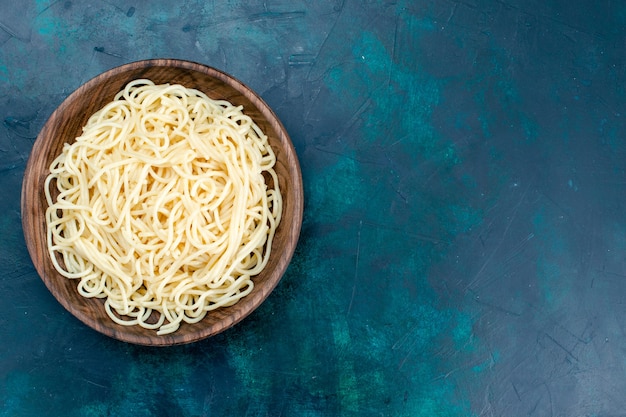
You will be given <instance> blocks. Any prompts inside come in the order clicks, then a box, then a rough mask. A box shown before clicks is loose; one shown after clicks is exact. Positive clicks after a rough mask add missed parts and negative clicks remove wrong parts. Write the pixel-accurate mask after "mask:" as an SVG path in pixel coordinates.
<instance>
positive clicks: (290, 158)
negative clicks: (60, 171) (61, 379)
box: [21, 59, 304, 346]
mask: <svg viewBox="0 0 626 417" xmlns="http://www.w3.org/2000/svg"><path fill="white" fill-rule="evenodd" d="M138 78H148V79H150V80H152V81H153V82H155V83H157V84H161V83H170V84H173V83H178V84H182V85H184V86H185V87H189V88H196V89H198V90H200V91H203V92H204V93H205V94H207V95H208V96H209V97H211V98H214V99H225V100H228V101H230V102H231V103H233V104H235V105H243V108H244V112H245V113H246V114H247V115H248V116H250V117H251V118H252V119H253V120H254V121H255V122H256V123H257V124H258V126H259V127H260V128H261V129H262V130H263V131H264V132H265V134H266V135H267V136H268V138H269V143H270V145H271V146H272V148H273V150H274V152H275V153H276V159H277V162H276V166H275V170H276V173H277V175H278V179H279V185H280V190H281V193H282V195H283V200H284V207H283V217H282V220H281V222H280V225H279V227H278V229H277V231H276V235H275V237H274V242H273V244H272V252H271V254H270V259H269V262H268V264H267V266H266V267H265V269H264V270H263V271H262V272H261V273H260V274H259V275H257V276H256V277H254V278H253V281H254V284H255V285H254V289H253V291H252V292H251V293H250V294H249V295H248V296H246V297H244V298H243V299H241V300H240V301H239V302H238V303H237V304H235V305H233V306H231V307H225V308H221V309H217V310H214V311H211V312H209V313H208V314H207V316H206V317H205V318H204V319H203V320H202V321H200V322H198V323H195V324H188V323H183V324H181V327H180V328H179V329H178V331H176V332H175V333H172V334H169V335H164V336H157V335H156V332H155V331H154V330H146V329H144V328H141V327H139V326H121V325H118V324H116V323H115V322H113V321H112V320H111V319H110V318H109V317H108V316H107V314H106V312H105V310H104V307H103V304H104V303H103V301H102V300H99V299H87V298H84V297H82V296H81V295H79V294H78V291H77V290H76V284H77V282H76V281H75V280H70V279H67V278H65V277H63V276H61V275H60V274H59V273H58V272H57V271H56V270H55V269H54V267H53V265H52V262H51V260H50V257H49V255H48V250H47V244H46V222H45V216H44V215H45V211H46V208H47V206H48V205H47V202H46V198H45V195H44V191H43V190H44V181H45V179H46V177H47V175H48V173H49V167H50V163H51V162H52V161H53V160H54V158H55V157H56V156H57V155H58V154H59V153H60V152H61V150H62V148H63V144H64V143H66V142H68V143H71V142H73V141H74V140H75V138H76V137H77V136H79V135H80V133H81V132H82V127H83V126H84V125H85V123H86V122H87V119H88V118H89V116H90V115H92V114H93V113H95V112H96V111H97V110H99V109H100V108H101V107H103V106H104V105H105V104H107V103H109V102H110V101H112V100H113V97H114V96H115V94H116V93H117V92H119V91H120V90H121V89H122V88H123V87H124V86H125V85H126V84H127V83H128V82H130V81H132V80H135V79H138ZM21 203H22V207H21V208H22V227H23V229H24V237H25V239H26V244H27V247H28V251H29V253H30V256H31V258H32V261H33V263H34V265H35V268H36V269H37V272H38V273H39V275H40V276H41V278H42V280H43V281H44V283H45V285H46V286H47V288H48V289H49V290H50V292H51V293H52V294H53V295H54V297H55V298H56V299H57V300H58V301H59V302H60V303H61V304H62V305H63V306H64V307H65V308H66V309H67V310H68V311H69V312H70V313H72V314H73V315H74V316H76V317H77V318H78V319H79V320H81V321H82V322H83V323H85V324H87V325H88V326H90V327H92V328H93V329H95V330H97V331H99V332H101V333H103V334H105V335H107V336H110V337H113V338H115V339H118V340H122V341H125V342H129V343H135V344H140V345H154V346H169V345H177V344H184V343H190V342H194V341H197V340H200V339H203V338H206V337H209V336H211V335H215V334H217V333H219V332H221V331H223V330H225V329H227V328H229V327H231V326H233V325H234V324H236V323H238V322H239V321H241V320H242V319H243V318H245V317H246V316H247V315H249V314H250V313H251V312H252V311H254V310H255V309H256V308H257V307H258V306H259V305H260V304H261V303H262V302H263V301H264V300H265V299H266V298H267V297H268V295H269V294H270V293H271V292H272V290H273V289H274V288H275V287H276V285H277V284H278V282H279V281H280V279H281V277H282V276H283V274H284V272H285V270H286V269H287V266H288V264H289V262H290V260H291V257H292V255H293V252H294V250H295V247H296V243H297V240H298V237H299V234H300V227H301V223H302V212H303V205H304V204H303V203H304V198H303V188H302V175H301V172H300V166H299V163H298V158H297V156H296V153H295V150H294V147H293V144H292V142H291V140H290V138H289V136H288V134H287V132H286V130H285V128H284V127H283V125H282V124H281V122H280V121H279V120H278V118H277V117H276V115H275V114H274V112H273V111H272V110H271V109H270V108H269V106H268V105H267V104H266V103H265V102H264V101H263V100H262V99H261V98H260V97H259V96H258V95H257V94H255V93H254V92H253V91H252V90H251V89H250V88H248V87H247V86H245V85H244V84H243V83H241V82H240V81H238V80H236V79H234V78H233V77H231V76H229V75H228V74H225V73H223V72H221V71H219V70H216V69H214V68H211V67H208V66H205V65H202V64H198V63H194V62H189V61H182V60H173V59H155V60H146V61H139V62H134V63H130V64H126V65H123V66H120V67H117V68H114V69H111V70H109V71H107V72H105V73H103V74H101V75H99V76H97V77H95V78H93V79H92V80H90V81H88V82H87V83H85V84H84V85H82V86H81V87H80V88H78V89H77V90H76V91H75V92H73V93H72V94H71V95H70V96H69V97H67V99H65V101H63V103H62V104H61V105H60V106H59V107H58V108H57V109H56V110H55V111H54V113H52V115H51V116H50V118H49V119H48V121H47V122H46V124H45V125H44V127H43V128H42V130H41V132H40V133H39V136H38V137H37V140H36V141H35V144H34V146H33V149H32V151H31V154H30V157H29V160H28V164H27V165H26V170H25V173H24V181H23V184H22V201H21Z"/></svg>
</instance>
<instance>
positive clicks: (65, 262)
mask: <svg viewBox="0 0 626 417" xmlns="http://www.w3.org/2000/svg"><path fill="white" fill-rule="evenodd" d="M275 162H276V158H275V155H274V152H273V151H272V148H271V147H270V145H269V143H268V139H267V136H266V135H265V134H264V133H263V132H262V131H261V129H260V128H259V127H258V126H257V125H256V124H255V123H254V121H253V120H252V119H251V118H250V117H249V116H247V115H246V114H244V113H243V109H242V107H241V106H234V105H233V104H231V103H229V102H228V101H224V100H213V99H211V98H209V97H208V96H206V95H205V94H203V93H202V92H200V91H197V90H194V89H190V88H186V87H184V86H181V85H169V84H164V85H155V84H154V83H153V82H151V81H150V80H135V81H132V82H130V83H129V84H128V85H126V87H125V88H124V90H122V91H121V92H120V93H118V94H117V96H116V97H115V99H114V100H113V101H112V102H111V103H109V104H107V105H106V106H105V107H104V108H102V109H101V110H100V111H98V112H97V113H95V114H94V115H93V116H91V117H90V118H89V120H88V122H87V124H86V126H85V127H84V128H83V132H82V134H81V135H80V136H79V137H78V138H76V141H75V142H73V143H72V144H65V146H64V148H63V151H62V153H61V154H60V155H59V156H58V157H57V158H56V159H55V160H54V161H53V163H52V164H51V166H50V174H49V175H48V177H47V179H46V182H45V194H46V199H47V201H48V206H49V207H48V209H47V211H46V223H47V240H48V242H47V243H48V250H49V253H50V256H51V258H52V262H53V264H54V266H55V268H56V269H57V270H58V272H59V273H60V274H61V275H63V276H65V277H67V278H70V279H76V280H78V291H79V293H80V294H81V295H82V296H84V297H97V298H104V299H105V300H104V308H105V309H106V312H107V313H108V315H109V317H111V319H112V320H114V321H115V322H116V323H119V324H122V325H139V326H142V327H145V328H148V329H157V334H160V335H161V334H168V333H172V332H175V331H176V330H177V329H178V328H179V326H180V324H181V323H182V322H187V323H194V322H198V321H200V320H202V318H204V317H205V315H206V314H207V312H208V311H210V310H213V309H216V308H219V307H224V306H230V305H233V304H234V303H236V302H237V301H238V300H239V299H241V298H242V297H245V296H246V295H247V294H249V293H250V291H252V288H253V286H254V283H253V280H252V277H253V276H255V275H257V274H258V273H259V272H260V271H261V270H262V269H263V268H264V267H265V265H266V264H267V262H268V259H269V256H270V252H271V246H272V239H273V237H274V233H275V231H276V228H277V226H278V223H279V222H280V217H281V213H282V197H281V194H280V190H279V186H278V178H277V175H276V172H275V171H274V164H275Z"/></svg>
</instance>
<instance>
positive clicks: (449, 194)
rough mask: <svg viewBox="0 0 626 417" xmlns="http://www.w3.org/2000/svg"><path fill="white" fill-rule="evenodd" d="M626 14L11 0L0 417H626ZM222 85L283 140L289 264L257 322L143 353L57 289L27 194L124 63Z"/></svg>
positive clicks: (5, 31) (0, 113)
mask: <svg viewBox="0 0 626 417" xmlns="http://www.w3.org/2000/svg"><path fill="white" fill-rule="evenodd" d="M625 26H626V5H624V4H623V3H622V2H617V1H613V2H610V1H600V2H598V1H591V0H586V1H572V0H569V1H566V0H544V1H539V0H530V1H522V0H493V1H491V0H489V1H488V0H431V1H427V0H416V1H408V0H407V1H402V0H398V1H374V0H369V1H354V0H345V1H318V2H309V1H286V0H277V1H264V2H252V1H238V0H232V1H224V2H218V1H198V0H189V1H184V2H182V1H181V2H171V1H165V0H160V1H150V2H148V1H122V0H109V1H78V0H76V1H15V0H14V1H8V0H1V1H0V117H1V118H2V121H3V123H2V125H1V126H0V179H1V181H0V187H1V189H0V194H1V195H2V198H1V199H0V232H1V236H2V237H1V239H0V262H1V265H2V266H1V268H2V269H1V271H0V416H2V417H5V416H7V417H8V416H43V415H63V416H68V417H71V416H129V415H132V416H135V417H141V416H151V415H163V416H220V415H233V416H276V415H287V416H292V415H293V416H335V415H336V416H353V415H359V416H368V415H372V416H380V415H385V416H424V417H426V416H476V417H478V416H507V417H508V416H567V417H571V416H588V417H592V416H594V417H601V416H623V415H626V411H625V410H626V395H625V394H626V353H625V352H626V339H625V333H626V314H625V313H626V262H625V261H626V257H625V253H626V218H625V214H624V212H625V209H626V194H625V193H624V187H625V185H626V172H625V168H626V160H625V157H626V143H625V141H624V134H625V127H624V123H623V118H624V116H625V115H624V112H625V110H624V100H625V94H626V91H625V85H626V62H625V54H624V48H625V47H626V31H625ZM159 57H171V58H182V59H189V60H194V61H198V62H201V63H205V64H208V65H211V66H214V67H216V68H219V69H221V70H224V71H227V72H229V73H231V74H232V75H234V76H235V77H237V78H239V79H240V80H242V81H243V82H244V83H246V84H248V85H249V86H250V87H252V88H253V89H255V90H256V91H257V92H258V93H259V94H260V95H261V96H262V97H263V98H264V99H265V100H266V101H267V102H268V103H269V104H270V105H271V106H272V107H273V108H274V110H275V111H276V113H277V114H278V116H279V117H280V118H281V119H282V121H283V122H284V124H285V126H286V127H287V129H288V131H289V133H290V135H291V137H292V140H293V142H294V144H295V146H296V150H297V152H298V155H299V158H300V162H301V166H302V171H303V177H304V183H305V197H306V207H305V219H304V224H303V230H302V235H301V238H300V242H299V246H298V249H297V252H296V254H295V256H294V258H293V262H292V264H291V265H290V268H289V270H288V272H287V274H286V275H285V276H284V278H283V280H282V281H281V283H280V284H279V286H278V288H277V289H276V290H275V292H274V293H272V295H271V296H270V297H269V299H268V300H267V302H266V303H265V304H263V305H262V306H261V308H259V309H258V310H257V311H256V312H255V313H254V314H253V315H252V316H250V317H249V318H247V319H246V320H245V321H244V322H242V323H240V324H239V325H237V326H235V327H234V328H232V329H230V330H228V331H226V332H224V333H222V334H220V335H218V336H216V337H214V338H211V339H208V340H205V341H202V342H199V343H196V344H192V345H187V346H181V347H176V348H165V349H150V348H145V347H137V346H133V345H128V344H124V343H120V342H118V341H115V340H112V339H108V338H106V337H104V336H101V335H99V334H98V333H96V332H94V331H92V330H91V329H89V328H87V327H85V326H84V325H82V324H81V323H79V322H78V321H77V320H76V319H74V318H73V317H72V316H70V315H69V314H68V313H67V312H66V311H65V310H63V308H62V307H61V306H60V305H59V304H58V303H57V302H56V301H55V300H54V299H53V297H52V296H51V295H50V294H49V293H48V292H47V290H46V289H45V287H44V285H43V283H42V282H41V280H40V279H39V277H38V276H37V274H36V272H35V270H34V268H33V266H32V264H31V261H30V259H29V256H28V253H27V250H26V246H25V243H24V240H23V236H22V230H21V223H20V212H19V210H20V206H19V198H20V186H21V179H22V175H23V171H24V167H25V163H26V161H27V158H28V155H29V152H30V149H31V147H32V145H33V142H34V140H35V138H36V136H37V134H38V132H39V130H40V129H41V127H42V126H43V124H44V123H45V121H46V119H47V118H48V116H49V115H50V113H51V112H52V111H53V110H54V108H55V107H56V106H57V105H58V104H60V102H61V101H62V100H63V99H64V98H65V97H66V96H67V95H68V94H69V93H71V92H72V91H73V90H74V89H76V88H77V87H78V86H79V85H80V84H82V83H83V82H85V81H87V80H88V79H90V78H91V77H93V76H95V75H97V74H99V73H100V72H102V71H104V70H106V69H109V68H111V67H114V66H117V65H121V64H123V63H127V62H131V61H134V60H139V59H145V58H159Z"/></svg>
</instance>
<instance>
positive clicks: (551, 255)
mask: <svg viewBox="0 0 626 417" xmlns="http://www.w3.org/2000/svg"><path fill="white" fill-rule="evenodd" d="M532 222H533V227H534V233H535V236H537V237H539V238H540V239H541V244H540V246H541V251H540V253H539V254H538V256H537V260H536V270H537V279H538V280H539V281H538V286H539V289H540V291H541V294H542V296H543V299H544V301H545V302H546V305H547V306H549V307H550V308H551V309H558V307H559V305H560V304H561V303H562V302H564V300H566V299H567V294H568V293H569V291H570V288H569V285H568V269H567V265H568V262H567V259H568V254H569V245H568V243H567V241H566V239H565V238H564V237H563V236H562V233H561V231H560V230H559V229H557V228H556V226H555V223H554V219H552V218H549V217H548V213H546V211H545V209H540V210H538V211H537V213H535V216H534V217H533V220H532Z"/></svg>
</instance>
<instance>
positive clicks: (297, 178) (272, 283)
mask: <svg viewBox="0 0 626 417" xmlns="http://www.w3.org/2000/svg"><path fill="white" fill-rule="evenodd" d="M150 67H170V68H179V69H183V70H188V71H192V72H198V73H201V74H203V75H205V76H209V77H212V78H215V79H217V80H218V81H220V82H222V83H224V84H226V85H228V86H230V87H231V88H233V89H235V90H236V91H237V92H238V93H239V94H241V95H242V96H244V97H245V98H246V99H248V100H249V101H250V102H252V103H253V104H254V105H255V107H256V109H257V110H258V111H259V112H260V113H261V115H262V116H263V117H264V118H266V119H267V121H268V122H269V123H271V124H272V125H273V126H274V128H275V130H276V134H277V136H278V140H279V141H280V143H281V145H282V151H284V153H285V158H284V162H285V164H286V165H287V169H288V173H289V176H290V183H291V184H292V187H291V192H293V193H294V198H293V202H294V204H293V209H292V210H291V215H292V216H293V217H292V218H293V220H292V221H291V223H290V224H284V222H281V223H280V224H279V228H280V227H283V228H284V227H288V228H289V229H288V230H287V231H286V234H287V235H288V236H290V237H291V239H287V243H286V245H285V247H284V249H283V250H282V251H281V253H280V254H279V256H281V257H282V259H281V262H279V263H278V265H277V268H276V269H275V270H273V271H272V272H271V275H270V277H269V278H268V279H267V280H266V281H265V282H264V284H265V286H264V291H263V292H262V294H261V295H259V296H257V297H256V298H255V299H254V300H253V301H254V302H252V303H251V304H248V305H247V308H246V309H245V310H238V312H239V314H237V316H236V317H234V318H233V317H232V316H230V315H229V316H227V317H225V318H224V319H222V320H221V321H219V322H216V323H215V324H213V325H212V326H211V327H206V328H202V329H200V330H199V331H197V332H196V333H192V334H191V335H193V337H190V334H189V333H182V332H180V329H179V331H178V332H175V333H173V334H170V335H165V336H156V333H155V336H142V335H138V334H133V333H132V332H130V333H129V332H126V331H125V330H126V329H127V328H126V327H125V326H121V325H115V326H114V327H116V328H117V327H119V330H118V331H113V330H109V328H107V327H102V326H97V323H96V321H95V319H94V318H93V317H92V316H89V315H88V314H85V313H83V312H82V311H81V310H80V309H77V308H76V306H75V305H74V304H73V303H72V302H70V300H68V299H66V298H65V297H63V296H61V294H60V290H58V289H57V285H55V283H54V279H52V278H51V277H49V276H48V275H47V273H46V271H45V268H44V263H46V262H47V263H50V264H51V263H52V262H51V261H50V259H49V256H48V254H47V253H46V254H45V255H44V256H40V257H38V256H35V254H36V252H37V250H38V246H37V243H40V244H41V242H36V241H37V240H38V239H37V234H36V230H35V229H36V226H37V225H38V224H41V223H40V222H39V221H37V220H36V219H35V220H34V221H32V222H31V223H30V224H29V221H31V220H33V219H30V218H29V216H30V214H31V212H32V210H33V207H32V206H34V205H35V203H36V201H37V199H36V198H34V197H33V198H30V197H29V196H28V189H27V188H28V185H29V184H30V182H31V180H32V178H33V176H36V175H38V174H39V173H38V172H36V171H34V170H33V169H32V165H34V162H33V161H34V159H35V157H36V156H37V155H38V154H39V153H40V152H41V151H40V148H42V147H44V144H45V143H46V142H47V141H52V140H53V137H52V136H50V135H47V133H48V132H49V131H50V130H51V129H52V124H53V123H54V122H55V120H56V119H57V118H58V117H59V115H61V114H63V112H65V111H67V108H68V106H70V105H72V104H74V103H75V102H80V101H81V96H82V95H83V94H84V92H86V91H89V90H90V89H91V88H93V87H95V86H97V85H99V84H100V83H102V82H105V81H106V80H107V79H109V78H111V77H113V76H116V75H119V74H122V73H125V72H129V71H135V70H141V69H147V68H150ZM303 194H304V191H303V184H302V173H301V170H300V164H299V161H298V157H297V154H296V152H295V148H294V145H293V143H292V141H291V139H290V137H289V134H288V133H287V130H286V129H285V127H284V125H283V124H282V122H281V121H280V119H279V118H278V117H277V116H276V114H275V113H274V111H273V110H272V109H271V108H270V106H269V105H268V104H267V103H266V102H265V101H264V100H263V99H262V98H261V97H260V96H259V95H258V94H257V93H256V92H254V91H253V90H252V89H251V88H249V87H248V86H247V85H245V84H244V83H243V82H241V81H240V80H238V79H237V78H235V77H233V76H232V75H230V74H227V73H226V72H223V71H221V70H218V69H216V68H214V67H211V66H209V65H206V64H201V63H197V62H193V61H188V60H182V59H164V58H159V59H146V60H140V61H134V62H130V63H126V64H123V65H120V66H118V67H114V68H111V69H109V70H107V71H105V72H103V73H101V74H99V75H96V76H95V77H93V78H91V79H90V80H89V81H87V82H85V83H83V84H82V85H81V86H79V87H78V88H77V89H76V90H74V91H73V92H72V93H71V94H70V95H68V96H67V97H66V98H65V99H64V100H63V101H62V102H61V104H60V105H59V106H58V107H57V108H56V109H55V110H54V111H53V112H52V113H51V115H50V116H49V117H48V120H47V121H46V123H45V124H44V125H43V127H42V129H41V130H40V132H39V134H38V135H37V139H36V140H35V143H34V144H33V148H32V150H31V152H30V155H29V158H28V162H27V164H26V168H25V171H24V178H23V182H22V190H21V212H22V229H23V233H24V238H25V241H26V246H27V249H28V251H29V255H30V257H31V260H32V261H33V264H34V266H35V269H36V270H37V272H38V274H39V276H40V278H41V279H42V281H43V282H44V284H45V285H46V287H47V288H48V290H49V291H50V292H51V293H52V295H53V296H54V297H55V298H56V300H57V301H58V302H59V303H60V304H61V305H62V306H63V307H64V308H65V309H66V310H67V311H68V312H69V313H71V314H72V315H73V316H74V317H76V318H77V319H79V320H80V321H81V322H83V323H84V324H86V325H87V326H89V327H91V328H92V329H94V330H96V331H98V332H99V333H102V334H104V335H106V336H109V337H111V338H114V339H117V340H120V341H123V342H127V343H133V344H137V345H146V346H172V345H180V344H187V343H192V342H196V341H199V340H202V339H205V338H208V337H210V336H214V335H216V334H218V333H220V332H223V331H224V330H226V329H228V328H230V327H232V326H234V325H235V324H237V323H239V322H240V321H241V320H243V319H244V318H246V317H247V316H248V315H250V314H251V313H252V312H253V311H254V310H256V309H257V308H258V307H259V306H260V305H261V304H262V303H263V302H264V301H265V300H266V299H267V297H268V296H269V294H270V293H271V292H272V291H273V290H274V288H275V287H276V285H278V282H279V281H280V280H281V279H282V276H283V275H284V273H285V271H286V269H287V267H288V265H289V263H290V261H291V259H292V257H293V254H294V252H295V249H296V245H297V242H298V237H299V235H300V231H301V227H302V218H303V211H304V195H303ZM285 217H286V216H285V214H284V213H283V218H285ZM43 225H44V227H45V221H44V222H43ZM43 245H44V248H47V244H46V243H45V242H43ZM39 250H40V251H41V248H39ZM272 256H276V255H275V252H274V250H273V251H272V254H270V258H271V257H272ZM37 259H39V260H38V261H36V260H37ZM209 314H210V313H209ZM203 320H204V319H203ZM185 325H186V323H183V324H181V328H183V326H185Z"/></svg>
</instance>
